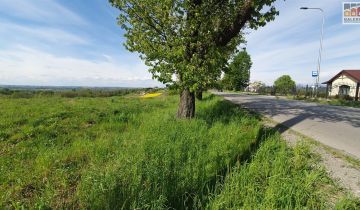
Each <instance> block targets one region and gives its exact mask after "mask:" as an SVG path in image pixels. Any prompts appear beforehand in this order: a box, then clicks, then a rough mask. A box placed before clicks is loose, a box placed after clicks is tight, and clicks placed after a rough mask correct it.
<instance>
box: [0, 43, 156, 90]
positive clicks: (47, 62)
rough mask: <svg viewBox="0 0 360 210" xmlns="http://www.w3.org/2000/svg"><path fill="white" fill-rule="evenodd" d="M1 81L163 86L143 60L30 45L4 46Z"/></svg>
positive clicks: (0, 56) (38, 83)
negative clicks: (60, 52)
mask: <svg viewBox="0 0 360 210" xmlns="http://www.w3.org/2000/svg"><path fill="white" fill-rule="evenodd" d="M0 83H2V84H17V85H26V84H28V85H82V86H140V87H146V86H159V85H160V84H159V83H157V82H155V81H153V80H151V75H150V73H148V72H147V68H146V66H144V65H143V64H135V65H134V64H131V63H130V62H129V61H128V60H126V61H122V62H121V61H120V62H110V61H99V62H95V61H91V60H86V59H77V58H72V57H57V56H55V55H53V54H50V53H47V52H42V51H39V50H36V49H33V48H29V47H26V46H17V47H16V48H14V49H11V50H0Z"/></svg>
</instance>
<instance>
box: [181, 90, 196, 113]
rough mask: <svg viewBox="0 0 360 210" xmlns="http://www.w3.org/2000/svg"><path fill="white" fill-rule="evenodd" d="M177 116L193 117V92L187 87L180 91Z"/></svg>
mask: <svg viewBox="0 0 360 210" xmlns="http://www.w3.org/2000/svg"><path fill="white" fill-rule="evenodd" d="M176 116H177V117H178V118H187V119H190V118H193V117H194V116H195V94H194V92H190V90H189V89H184V90H182V91H181V93H180V102H179V107H178V111H177V115H176Z"/></svg>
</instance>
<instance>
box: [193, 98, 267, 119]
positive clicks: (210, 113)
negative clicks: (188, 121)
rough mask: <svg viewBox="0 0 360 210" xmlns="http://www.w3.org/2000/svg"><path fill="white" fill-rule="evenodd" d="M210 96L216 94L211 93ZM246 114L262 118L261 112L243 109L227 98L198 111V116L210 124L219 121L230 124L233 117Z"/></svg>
mask: <svg viewBox="0 0 360 210" xmlns="http://www.w3.org/2000/svg"><path fill="white" fill-rule="evenodd" d="M209 97H215V96H214V95H210V96H209ZM245 116H250V117H255V118H256V119H258V120H260V119H261V117H260V115H259V114H257V113H255V112H252V111H249V110H245V109H242V108H240V107H239V106H238V105H235V104H233V103H232V102H230V101H226V100H221V101H217V102H216V103H215V104H213V105H210V106H208V107H206V108H204V109H201V110H199V111H198V112H197V113H196V118H197V119H202V120H204V121H205V122H206V123H207V124H208V125H209V126H212V125H213V124H214V123H217V122H221V123H223V124H228V123H229V122H231V120H233V119H237V118H239V117H245Z"/></svg>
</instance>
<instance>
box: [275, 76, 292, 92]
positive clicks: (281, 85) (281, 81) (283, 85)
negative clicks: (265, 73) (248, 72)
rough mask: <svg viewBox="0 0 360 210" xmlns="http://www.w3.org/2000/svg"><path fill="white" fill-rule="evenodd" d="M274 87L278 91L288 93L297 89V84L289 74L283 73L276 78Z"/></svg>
mask: <svg viewBox="0 0 360 210" xmlns="http://www.w3.org/2000/svg"><path fill="white" fill-rule="evenodd" d="M274 87H275V91H276V93H280V94H285V95H287V94H289V93H292V92H293V91H294V90H295V88H296V84H295V82H294V81H293V80H292V79H291V77H290V76H289V75H283V76H281V77H279V78H278V79H277V80H275V82H274Z"/></svg>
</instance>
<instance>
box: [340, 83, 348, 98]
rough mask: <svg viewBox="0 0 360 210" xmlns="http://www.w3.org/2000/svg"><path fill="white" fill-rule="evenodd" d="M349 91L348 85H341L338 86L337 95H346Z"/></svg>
mask: <svg viewBox="0 0 360 210" xmlns="http://www.w3.org/2000/svg"><path fill="white" fill-rule="evenodd" d="M349 92H350V86H348V85H341V86H340V88H339V96H348V95H349Z"/></svg>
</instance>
